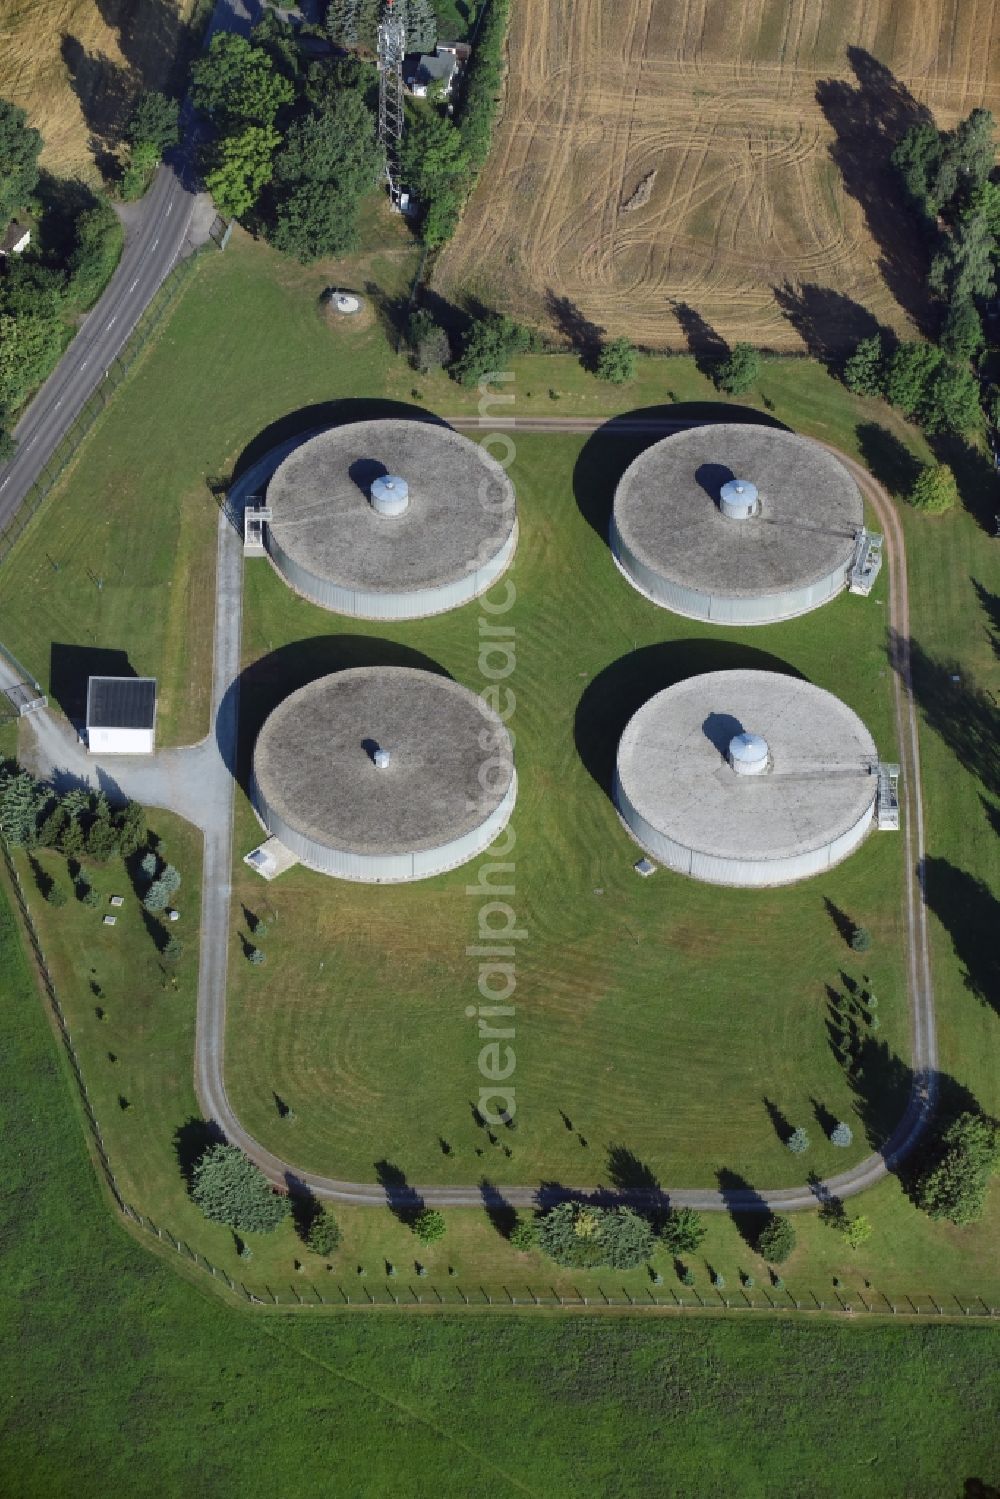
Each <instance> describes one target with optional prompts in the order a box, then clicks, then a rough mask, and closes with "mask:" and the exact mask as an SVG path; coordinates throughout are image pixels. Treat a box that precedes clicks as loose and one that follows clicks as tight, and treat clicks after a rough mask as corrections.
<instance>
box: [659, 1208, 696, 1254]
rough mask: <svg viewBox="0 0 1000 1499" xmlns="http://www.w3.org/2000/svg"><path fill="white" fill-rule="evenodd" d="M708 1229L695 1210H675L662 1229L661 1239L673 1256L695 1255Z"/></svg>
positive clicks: (671, 1212)
mask: <svg viewBox="0 0 1000 1499" xmlns="http://www.w3.org/2000/svg"><path fill="white" fill-rule="evenodd" d="M707 1232H708V1229H707V1227H706V1225H705V1222H704V1220H703V1219H702V1216H701V1214H700V1213H698V1212H696V1211H695V1210H694V1208H673V1209H671V1211H670V1214H669V1215H668V1217H667V1220H666V1222H665V1223H664V1225H663V1227H662V1228H661V1229H660V1238H661V1240H662V1241H663V1243H664V1245H665V1246H666V1247H667V1249H669V1250H670V1252H671V1254H693V1253H694V1251H695V1250H696V1249H697V1248H698V1245H699V1244H700V1243H701V1241H702V1239H703V1238H704V1237H705V1234H706V1233H707Z"/></svg>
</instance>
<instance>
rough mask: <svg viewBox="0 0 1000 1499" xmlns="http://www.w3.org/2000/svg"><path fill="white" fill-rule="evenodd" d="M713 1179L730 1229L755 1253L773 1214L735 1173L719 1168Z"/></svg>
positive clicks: (726, 1168) (743, 1178)
mask: <svg viewBox="0 0 1000 1499" xmlns="http://www.w3.org/2000/svg"><path fill="white" fill-rule="evenodd" d="M715 1177H716V1181H717V1182H718V1184H719V1191H720V1193H721V1194H722V1200H723V1202H724V1203H725V1205H726V1211H727V1212H728V1214H729V1217H730V1219H731V1220H732V1224H733V1227H734V1228H735V1229H736V1232H737V1233H738V1234H739V1236H740V1238H741V1239H742V1240H743V1242H744V1244H746V1245H747V1247H748V1248H749V1249H752V1250H753V1251H754V1253H756V1251H757V1240H758V1239H759V1238H760V1236H761V1234H762V1233H763V1231H764V1229H765V1228H766V1227H767V1225H768V1223H770V1221H771V1219H772V1218H773V1217H774V1214H773V1213H772V1212H771V1209H770V1208H769V1207H768V1205H767V1203H766V1202H765V1200H764V1198H763V1197H761V1195H760V1193H759V1192H758V1191H757V1190H756V1188H754V1187H752V1186H751V1185H750V1183H749V1182H748V1181H747V1179H746V1177H744V1176H740V1174H739V1172H737V1171H730V1170H729V1169H728V1167H725V1166H723V1167H722V1168H721V1169H720V1170H718V1171H717V1172H716V1173H715Z"/></svg>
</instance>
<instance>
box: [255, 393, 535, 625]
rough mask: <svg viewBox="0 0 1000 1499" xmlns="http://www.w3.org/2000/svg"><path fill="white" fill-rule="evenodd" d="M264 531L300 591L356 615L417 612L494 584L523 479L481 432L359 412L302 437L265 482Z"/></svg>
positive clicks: (503, 563)
mask: <svg viewBox="0 0 1000 1499" xmlns="http://www.w3.org/2000/svg"><path fill="white" fill-rule="evenodd" d="M266 498H267V506H266V509H267V518H266V520H265V521H264V522H263V525H262V528H261V534H262V542H263V546H264V548H265V549H266V552H267V554H268V555H269V556H270V559H271V561H272V563H273V565H274V567H275V568H276V569H277V571H278V572H279V573H280V574H281V576H282V577H283V578H284V579H285V581H286V582H287V583H289V584H290V585H291V586H292V587H293V588H294V589H295V590H296V591H297V592H298V593H300V594H302V595H303V596H304V597H305V598H307V599H311V600H312V601H313V602H314V603H316V604H320V605H322V606H323V607H324V608H326V609H331V610H333V611H335V612H336V613H338V614H347V615H351V616H353V617H355V618H359V619H417V618H420V617H422V616H424V615H431V614H440V613H443V612H444V611H445V610H448V609H454V608H456V607H458V605H460V604H465V603H467V602H468V601H469V600H470V599H473V598H475V597H477V596H478V595H479V594H481V593H483V592H485V590H486V589H487V588H489V587H490V586H491V584H493V583H494V582H495V581H496V579H497V578H498V577H499V576H500V575H501V573H503V572H504V571H505V569H506V568H507V566H508V565H509V563H510V561H511V558H512V557H513V555H514V551H515V548H516V546H517V512H516V506H515V502H514V491H513V487H512V485H511V482H510V480H509V479H508V477H507V475H506V474H505V472H504V470H503V469H502V468H501V466H500V464H499V463H497V462H496V460H495V459H494V458H492V457H491V456H490V455H489V453H487V452H486V451H485V449H484V448H482V447H480V446H479V444H478V443H475V442H472V441H471V440H470V439H469V438H467V437H462V436H461V435H460V434H459V433H457V432H453V431H452V429H451V428H450V427H447V426H445V425H443V424H439V423H436V422H421V421H412V420H398V419H395V418H392V419H382V420H373V421H363V422H352V423H348V424H345V425H344V426H341V427H334V428H332V429H331V430H330V431H328V432H323V433H320V434H319V436H317V437H313V438H311V439H309V440H308V441H306V442H304V443H302V444H301V446H299V447H297V448H295V449H294V451H293V452H292V453H290V454H289V455H288V457H287V458H285V459H284V461H283V462H282V463H280V464H279V465H278V467H277V469H276V470H275V472H274V474H273V476H272V478H271V481H270V483H269V485H268V488H267V497H266Z"/></svg>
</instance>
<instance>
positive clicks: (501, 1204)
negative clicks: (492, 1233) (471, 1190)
mask: <svg viewBox="0 0 1000 1499" xmlns="http://www.w3.org/2000/svg"><path fill="white" fill-rule="evenodd" d="M479 1195H480V1197H481V1198H482V1199H483V1207H484V1209H485V1210H486V1216H487V1218H488V1219H489V1220H490V1222H491V1223H492V1225H493V1227H494V1228H495V1229H496V1231H497V1233H498V1234H499V1235H500V1237H501V1239H509V1238H510V1236H511V1234H512V1233H513V1232H514V1225H515V1224H516V1223H517V1209H516V1208H515V1207H514V1206H513V1204H512V1203H509V1202H508V1201H507V1199H506V1197H504V1195H503V1193H502V1192H501V1191H500V1188H499V1187H496V1186H494V1185H493V1183H492V1182H491V1181H487V1179H486V1177H485V1176H484V1177H483V1178H482V1180H481V1181H480V1183H479Z"/></svg>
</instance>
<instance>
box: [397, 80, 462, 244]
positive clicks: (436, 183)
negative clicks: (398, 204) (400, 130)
mask: <svg viewBox="0 0 1000 1499" xmlns="http://www.w3.org/2000/svg"><path fill="white" fill-rule="evenodd" d="M400 165H401V168H402V174H403V180H404V181H405V182H406V184H407V186H408V187H409V188H410V189H411V190H412V191H413V192H414V193H415V194H416V196H417V198H418V200H419V201H420V203H421V204H422V205H423V215H424V216H423V223H422V227H421V232H422V234H423V238H424V241H425V243H426V244H428V245H430V246H432V247H434V246H437V245H441V244H444V242H445V240H446V239H449V238H450V237H451V235H452V234H453V233H454V230H455V225H456V224H457V222H458V218H459V215H460V213H461V211H462V205H463V203H464V202H465V195H466V192H467V190H468V184H469V180H470V178H469V159H468V156H467V154H466V149H465V142H464V140H463V139H462V133H461V131H460V130H459V129H458V127H457V126H456V125H454V124H453V123H452V121H451V119H450V118H449V117H448V116H447V115H442V114H439V113H438V111H437V110H436V109H435V108H434V107H433V106H432V105H427V104H420V105H415V106H413V107H412V108H411V109H410V111H409V113H408V114H407V130H406V134H405V135H404V137H403V149H402V153H401V161H400Z"/></svg>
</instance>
